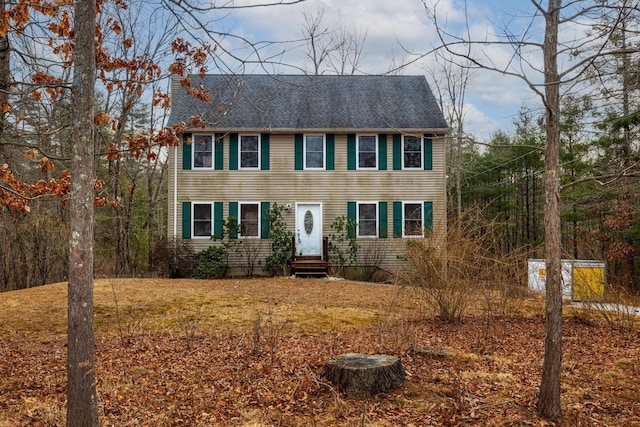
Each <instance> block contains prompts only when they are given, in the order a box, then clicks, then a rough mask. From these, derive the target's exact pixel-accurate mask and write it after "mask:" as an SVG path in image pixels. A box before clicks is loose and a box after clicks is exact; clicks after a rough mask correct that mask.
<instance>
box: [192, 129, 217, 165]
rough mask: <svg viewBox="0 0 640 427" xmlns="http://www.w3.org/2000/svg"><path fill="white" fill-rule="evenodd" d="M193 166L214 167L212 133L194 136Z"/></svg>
mask: <svg viewBox="0 0 640 427" xmlns="http://www.w3.org/2000/svg"><path fill="white" fill-rule="evenodd" d="M192 144H193V167H194V168H212V167H213V137H212V136H211V135H194V136H193V142H192Z"/></svg>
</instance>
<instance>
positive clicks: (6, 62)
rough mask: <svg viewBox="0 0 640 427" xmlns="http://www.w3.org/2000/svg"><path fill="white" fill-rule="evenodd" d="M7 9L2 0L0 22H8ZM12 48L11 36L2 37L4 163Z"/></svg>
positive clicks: (1, 140)
mask: <svg viewBox="0 0 640 427" xmlns="http://www.w3.org/2000/svg"><path fill="white" fill-rule="evenodd" d="M5 9H6V1H5V0H0V12H2V13H3V15H2V16H1V17H0V20H2V21H3V22H5V21H6V20H7V17H5V16H4V11H5ZM10 47H11V46H10V45H9V34H5V35H2V36H0V160H2V162H4V161H6V160H5V159H3V158H2V155H3V153H2V150H3V143H4V130H5V129H4V127H5V116H6V113H5V108H8V106H9V89H10V88H11V67H10V65H11V63H10V58H11V56H10V54H11V49H10Z"/></svg>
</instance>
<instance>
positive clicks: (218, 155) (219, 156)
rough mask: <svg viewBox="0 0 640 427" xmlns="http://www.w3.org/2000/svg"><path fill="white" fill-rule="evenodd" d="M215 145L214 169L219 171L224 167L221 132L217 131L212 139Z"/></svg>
mask: <svg viewBox="0 0 640 427" xmlns="http://www.w3.org/2000/svg"><path fill="white" fill-rule="evenodd" d="M214 147H215V159H214V161H215V165H214V167H215V170H217V171H221V170H223V169H224V136H223V134H221V133H217V134H216V137H215V141H214Z"/></svg>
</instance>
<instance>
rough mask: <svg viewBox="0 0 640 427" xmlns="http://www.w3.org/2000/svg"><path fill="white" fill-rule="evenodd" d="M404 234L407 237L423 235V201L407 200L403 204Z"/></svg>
mask: <svg viewBox="0 0 640 427" xmlns="http://www.w3.org/2000/svg"><path fill="white" fill-rule="evenodd" d="M403 224H404V229H403V234H404V236H405V237H413V236H420V237H422V235H423V234H422V229H423V223H422V203H413V202H406V203H404V206H403Z"/></svg>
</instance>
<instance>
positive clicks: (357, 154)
mask: <svg viewBox="0 0 640 427" xmlns="http://www.w3.org/2000/svg"><path fill="white" fill-rule="evenodd" d="M361 136H373V137H374V138H375V141H376V146H375V149H374V150H375V156H376V164H375V165H373V166H370V167H361V166H360V144H359V142H360V137H361ZM403 159H404V156H403ZM377 169H378V135H377V134H370V133H363V134H358V135H356V170H377Z"/></svg>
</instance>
